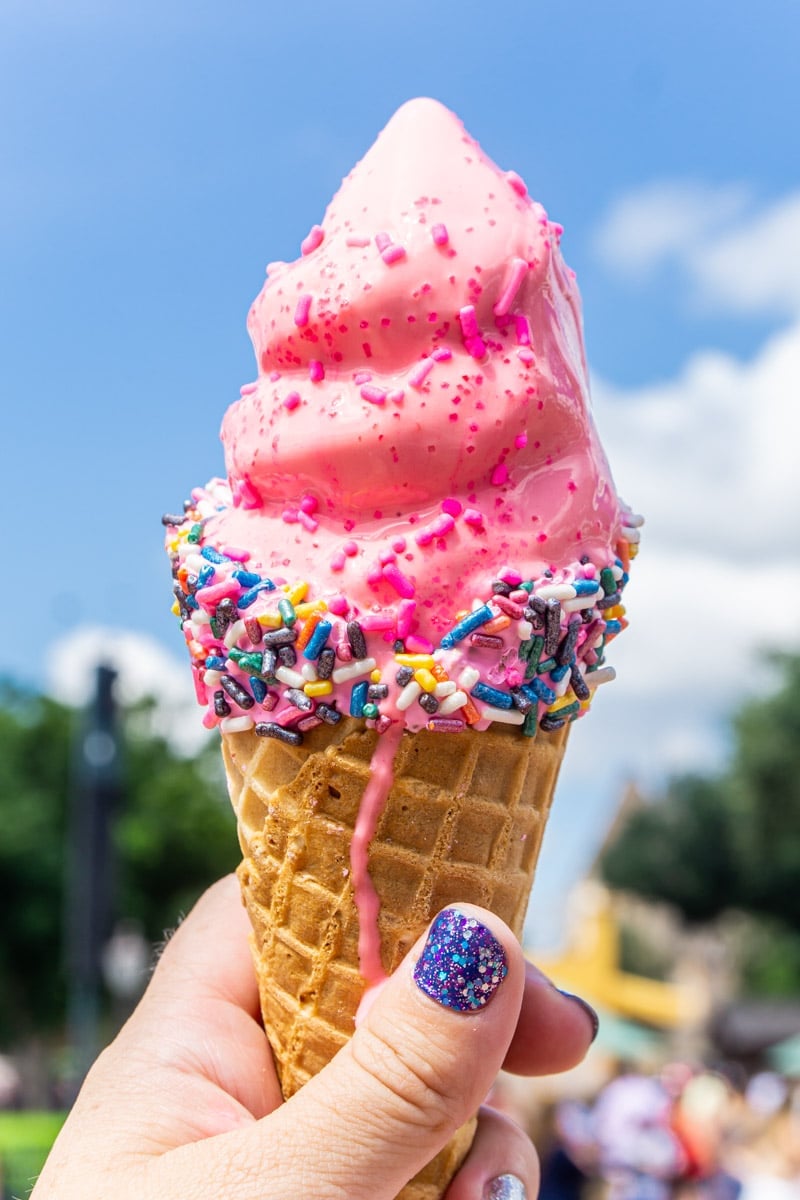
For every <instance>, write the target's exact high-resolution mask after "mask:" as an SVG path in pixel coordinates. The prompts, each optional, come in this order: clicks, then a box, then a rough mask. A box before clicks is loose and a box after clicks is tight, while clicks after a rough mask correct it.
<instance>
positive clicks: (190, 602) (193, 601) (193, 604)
mask: <svg viewBox="0 0 800 1200" xmlns="http://www.w3.org/2000/svg"><path fill="white" fill-rule="evenodd" d="M184 604H185V605H186V607H187V608H199V607H200V601H199V600H198V599H197V597H196V596H186V598H185V599H184Z"/></svg>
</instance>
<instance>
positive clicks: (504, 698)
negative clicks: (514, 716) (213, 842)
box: [472, 682, 514, 708]
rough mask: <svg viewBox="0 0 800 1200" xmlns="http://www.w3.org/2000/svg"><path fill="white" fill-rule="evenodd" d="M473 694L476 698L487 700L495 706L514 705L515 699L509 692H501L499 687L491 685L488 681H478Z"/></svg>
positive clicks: (509, 706)
mask: <svg viewBox="0 0 800 1200" xmlns="http://www.w3.org/2000/svg"><path fill="white" fill-rule="evenodd" d="M472 695H473V697H474V698H475V699H476V700H485V701H486V703H487V704H491V705H493V706H494V707H495V708H513V707H514V699H513V697H512V696H510V695H509V693H508V692H501V691H500V689H499V688H493V687H490V686H489V684H488V683H481V682H478V683H476V684H475V686H474V688H473V689H472Z"/></svg>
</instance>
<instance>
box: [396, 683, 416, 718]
mask: <svg viewBox="0 0 800 1200" xmlns="http://www.w3.org/2000/svg"><path fill="white" fill-rule="evenodd" d="M421 695H422V688H421V687H420V685H419V684H418V683H417V681H416V679H412V680H411V683H407V684H406V686H405V687H404V688H403V690H402V692H401V693H400V695H399V696H398V697H397V700H396V701H395V707H396V708H399V709H400V712H405V711H406V709H407V708H411V705H412V704H413V703H414V701H415V700H416V699H417V698H418V697H419V696H421Z"/></svg>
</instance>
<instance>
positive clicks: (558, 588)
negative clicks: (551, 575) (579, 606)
mask: <svg viewBox="0 0 800 1200" xmlns="http://www.w3.org/2000/svg"><path fill="white" fill-rule="evenodd" d="M577 594H578V593H577V592H576V591H575V588H574V587H573V586H572V584H571V583H548V584H546V585H545V586H544V587H542V588H537V589H536V595H537V596H538V598H539V599H540V600H574V599H575V597H576V596H577Z"/></svg>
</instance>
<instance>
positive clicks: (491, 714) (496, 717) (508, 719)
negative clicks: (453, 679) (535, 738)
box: [439, 704, 525, 725]
mask: <svg viewBox="0 0 800 1200" xmlns="http://www.w3.org/2000/svg"><path fill="white" fill-rule="evenodd" d="M439 707H440V711H441V705H440V706H439ZM478 711H479V712H480V714H481V720H482V721H498V722H500V723H501V724H504V725H522V724H523V723H524V721H525V713H523V712H520V711H519V709H518V708H495V707H494V705H493V704H481V705H479V706H478Z"/></svg>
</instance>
